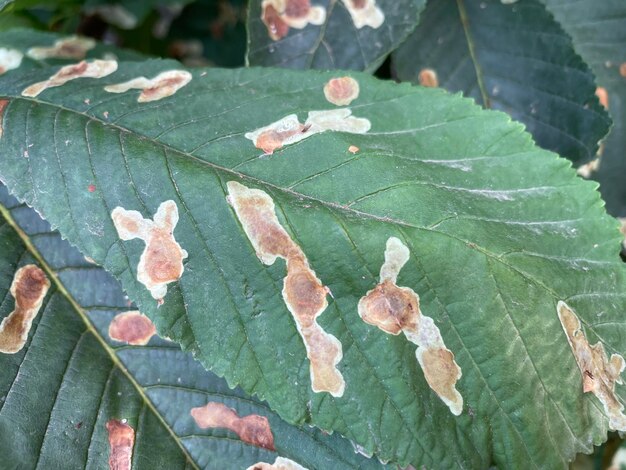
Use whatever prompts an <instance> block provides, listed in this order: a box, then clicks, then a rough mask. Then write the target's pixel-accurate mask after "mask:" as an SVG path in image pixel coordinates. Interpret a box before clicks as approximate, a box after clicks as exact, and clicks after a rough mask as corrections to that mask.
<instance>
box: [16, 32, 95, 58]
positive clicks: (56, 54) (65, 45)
mask: <svg viewBox="0 0 626 470" xmlns="http://www.w3.org/2000/svg"><path fill="white" fill-rule="evenodd" d="M95 46H96V41H94V40H93V39H91V38H81V37H78V36H70V37H69V38H65V39H59V40H58V41H56V42H55V43H54V45H53V46H52V47H32V48H30V49H29V50H28V52H27V53H26V55H27V56H28V57H30V58H32V59H36V60H42V59H74V60H81V59H84V58H85V55H86V54H87V51H89V50H91V49H93V48H94V47H95Z"/></svg>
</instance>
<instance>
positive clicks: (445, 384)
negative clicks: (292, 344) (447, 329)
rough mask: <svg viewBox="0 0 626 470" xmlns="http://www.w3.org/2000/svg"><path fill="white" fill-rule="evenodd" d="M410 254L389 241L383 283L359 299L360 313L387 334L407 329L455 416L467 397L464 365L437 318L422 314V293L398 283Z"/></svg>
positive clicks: (433, 386)
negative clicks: (460, 388)
mask: <svg viewBox="0 0 626 470" xmlns="http://www.w3.org/2000/svg"><path fill="white" fill-rule="evenodd" d="M409 256H410V253H409V249H408V248H407V247H406V246H405V245H404V244H403V243H402V242H401V241H400V240H399V239H398V238H395V237H390V238H389V239H388V240H387V245H386V249H385V262H384V263H383V265H382V267H381V268H380V282H379V283H378V284H377V285H376V286H375V287H374V288H373V289H372V290H370V291H368V292H367V294H366V295H365V296H364V297H362V298H361V299H360V300H359V304H358V312H359V316H360V317H361V318H362V319H363V321H365V322H366V323H368V324H370V325H374V326H377V327H378V328H380V329H381V330H383V331H384V332H386V333H389V334H392V335H399V334H400V333H401V332H403V333H404V335H405V336H406V338H407V339H408V340H409V341H411V342H412V343H414V344H416V345H417V349H416V351H415V356H416V358H417V360H418V362H419V364H420V366H421V368H422V371H423V372H424V377H425V378H426V382H428V385H429V386H430V388H431V389H432V390H433V391H434V392H435V393H436V394H437V395H438V396H439V398H440V399H441V400H442V401H443V402H444V403H445V404H446V405H447V406H448V408H449V409H450V411H451V412H452V413H453V414H454V415H460V414H461V412H462V411H463V397H462V396H461V394H460V393H459V392H458V390H457V389H456V383H457V381H458V380H459V379H460V378H461V375H462V374H461V368H460V367H459V366H458V364H457V363H456V361H455V359H454V354H453V353H452V352H451V351H450V350H449V349H448V348H447V347H446V346H445V344H444V342H443V338H442V337H441V333H440V332H439V328H437V326H436V325H435V322H434V321H433V319H432V318H430V317H427V316H425V315H423V314H422V312H421V310H420V300H419V296H418V295H417V294H416V293H415V292H414V291H413V290H412V289H410V288H408V287H399V286H398V285H397V284H396V282H397V278H398V274H399V273H400V270H401V269H402V268H403V266H404V265H405V264H406V262H407V261H408V260H409Z"/></svg>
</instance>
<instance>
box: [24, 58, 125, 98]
mask: <svg viewBox="0 0 626 470" xmlns="http://www.w3.org/2000/svg"><path fill="white" fill-rule="evenodd" d="M116 70H117V61H115V60H93V61H90V62H88V61H84V60H83V61H81V62H79V63H77V64H71V65H66V66H65V67H61V68H60V69H59V71H58V72H57V73H55V74H54V75H52V76H51V77H50V78H49V79H48V80H44V81H43V82H38V83H35V84H33V85H30V86H29V87H27V88H25V89H24V90H23V91H22V96H28V97H35V96H37V95H39V94H40V93H41V92H43V91H44V90H46V89H48V88H53V87H58V86H61V85H65V84H66V83H67V82H69V81H71V80H76V79H77V78H102V77H106V76H107V75H110V74H112V73H113V72H115V71H116Z"/></svg>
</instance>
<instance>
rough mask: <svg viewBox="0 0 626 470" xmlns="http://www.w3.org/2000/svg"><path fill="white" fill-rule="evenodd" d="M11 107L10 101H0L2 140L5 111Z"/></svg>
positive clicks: (0, 134) (0, 131)
mask: <svg viewBox="0 0 626 470" xmlns="http://www.w3.org/2000/svg"><path fill="white" fill-rule="evenodd" d="M8 105H9V100H0V138H2V132H3V127H4V125H3V117H4V110H5V109H6V107H7V106H8Z"/></svg>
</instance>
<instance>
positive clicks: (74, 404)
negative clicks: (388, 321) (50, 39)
mask: <svg viewBox="0 0 626 470" xmlns="http://www.w3.org/2000/svg"><path fill="white" fill-rule="evenodd" d="M0 204H1V205H2V210H3V211H7V212H6V213H7V214H8V216H9V217H10V218H11V223H9V222H8V221H7V220H6V219H5V218H4V217H2V216H0V271H1V273H0V275H1V282H0V292H1V294H2V299H3V301H2V303H0V316H2V317H4V316H5V315H6V314H7V313H9V312H10V311H12V309H13V299H12V297H11V296H10V295H9V294H8V287H9V285H10V283H11V280H12V279H13V274H14V272H15V271H16V269H17V267H19V266H21V265H24V264H27V263H29V262H35V263H38V262H42V263H43V265H44V266H46V267H47V269H48V270H49V271H48V274H49V275H52V276H54V277H53V279H54V283H53V287H52V289H51V290H50V292H49V293H48V296H47V298H46V300H45V303H44V306H43V307H42V309H41V310H42V311H41V312H40V314H39V316H38V318H37V320H36V322H35V324H34V326H33V328H32V332H31V334H30V339H29V342H28V343H27V346H26V347H25V348H24V350H22V351H21V352H19V353H18V354H16V355H6V354H0V370H1V371H2V373H1V374H0V397H2V399H1V400H0V454H1V455H2V466H3V468H35V467H37V466H39V467H41V468H105V467H107V460H108V457H109V444H108V437H107V431H106V427H105V423H106V422H107V421H108V420H109V419H126V420H128V423H129V424H130V425H131V426H132V427H133V428H134V429H135V432H136V442H135V447H134V449H135V450H134V455H133V468H136V469H142V468H145V469H155V468H167V469H178V468H206V469H218V468H219V469H233V470H241V469H245V468H247V467H248V466H251V465H253V464H254V463H256V462H259V461H265V462H273V461H274V460H275V458H276V455H277V454H279V455H282V456H284V457H287V458H290V459H292V460H294V461H297V462H299V463H300V464H302V465H303V466H305V467H306V468H309V469H311V470H313V469H326V468H341V469H350V468H352V469H356V468H382V466H381V465H380V464H379V463H378V461H377V460H375V459H373V460H368V459H365V458H364V457H362V456H360V455H358V454H355V452H354V450H353V447H352V445H351V444H350V443H349V442H348V441H346V440H343V439H341V438H340V437H339V436H338V435H333V436H329V435H324V434H322V433H321V432H320V431H317V430H314V429H313V428H309V427H303V428H297V427H295V426H290V425H288V424H287V423H285V422H284V421H282V420H281V419H280V418H279V417H278V416H277V415H276V414H275V413H273V412H272V411H270V410H269V408H268V407H267V405H266V404H264V403H262V402H260V401H258V400H255V399H252V398H250V397H248V396H247V395H245V394H244V393H243V392H242V391H241V390H240V389H235V390H232V389H230V388H229V387H228V386H227V385H226V383H225V382H224V380H223V379H220V378H218V377H217V376H215V375H213V374H211V373H210V372H207V371H205V370H204V369H203V368H202V367H201V366H200V364H198V363H197V362H196V361H194V360H193V359H192V358H191V356H190V355H189V354H185V353H183V352H181V351H180V349H179V348H178V347H176V345H175V344H173V343H171V342H168V341H164V340H161V339H159V338H153V339H152V340H151V341H150V343H149V344H148V345H147V346H127V345H123V344H121V343H118V342H115V341H112V340H111V339H110V338H109V337H108V334H107V329H108V326H109V323H110V322H111V320H112V319H113V317H114V316H115V315H116V314H118V313H120V312H123V311H126V310H128V309H129V304H130V302H129V301H128V298H127V297H126V296H124V294H123V292H122V291H121V289H120V287H119V284H118V283H117V282H116V281H115V280H114V279H112V278H111V276H110V275H109V274H107V273H106V272H105V271H104V270H103V269H102V268H100V267H97V266H95V265H93V264H92V263H90V262H88V261H86V260H85V258H84V257H83V256H82V255H81V254H80V253H79V252H78V251H77V250H76V249H75V248H72V247H71V246H70V245H69V243H68V242H67V241H65V240H62V239H61V237H60V235H59V234H58V233H57V232H52V231H50V229H49V226H48V224H47V223H46V222H44V221H42V220H41V219H40V217H39V216H38V215H37V214H36V213H35V212H34V211H33V210H32V209H30V208H28V207H27V206H25V205H23V204H22V205H20V204H18V203H17V201H15V199H13V198H11V197H10V196H8V195H7V191H6V188H4V187H0ZM11 224H15V225H16V226H17V227H18V230H20V232H19V233H18V232H17V231H16V230H15V228H14V226H12V225H11ZM24 242H26V243H30V244H31V246H30V247H27V246H25V245H24ZM207 402H218V403H224V404H225V405H227V406H229V407H232V408H233V409H235V410H236V411H237V412H238V413H239V414H240V415H241V416H247V415H250V414H256V415H260V416H266V417H267V418H268V419H269V422H270V427H271V431H272V433H273V436H274V445H275V447H276V449H277V450H276V452H273V451H270V450H266V449H262V448H259V447H255V446H253V445H250V444H246V443H244V442H242V441H241V440H240V439H239V437H238V436H237V435H236V434H233V433H232V432H230V431H228V430H227V429H223V428H222V429H220V428H214V429H205V430H201V429H200V428H198V427H197V426H196V424H195V422H194V420H193V418H192V417H191V415H190V410H191V408H192V407H198V406H204V405H205V404H206V403H207Z"/></svg>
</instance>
